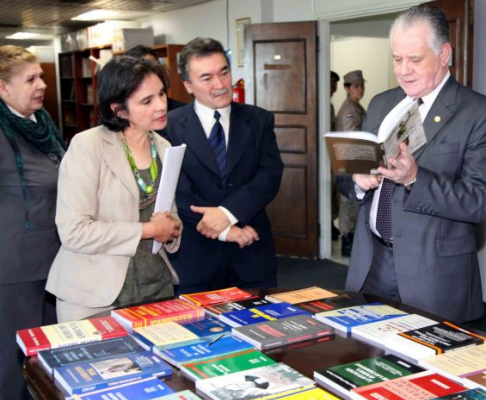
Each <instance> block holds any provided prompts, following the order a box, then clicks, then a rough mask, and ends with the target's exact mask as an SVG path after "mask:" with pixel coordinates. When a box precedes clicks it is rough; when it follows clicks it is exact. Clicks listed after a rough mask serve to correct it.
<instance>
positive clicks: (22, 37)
mask: <svg viewBox="0 0 486 400" xmlns="http://www.w3.org/2000/svg"><path fill="white" fill-rule="evenodd" d="M37 36H39V34H38V33H30V32H17V33H14V34H13V35H10V36H6V37H5V38H6V39H17V40H25V39H33V38H35V37H37Z"/></svg>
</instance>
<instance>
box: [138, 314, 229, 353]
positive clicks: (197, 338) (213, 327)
mask: <svg viewBox="0 0 486 400" xmlns="http://www.w3.org/2000/svg"><path fill="white" fill-rule="evenodd" d="M133 335H134V336H135V338H136V339H137V340H140V341H141V342H143V343H144V344H145V345H147V346H149V347H150V348H152V350H155V349H158V350H161V349H169V348H173V347H179V346H182V345H187V344H195V343H203V344H207V343H209V342H211V341H212V340H213V339H215V338H217V337H220V336H222V335H223V336H225V335H226V336H229V335H231V327H230V326H229V325H227V324H225V323H224V322H222V321H220V320H219V319H217V318H215V317H206V318H203V319H201V320H197V321H181V322H166V323H164V324H158V325H150V326H143V327H141V328H135V331H134V334H133Z"/></svg>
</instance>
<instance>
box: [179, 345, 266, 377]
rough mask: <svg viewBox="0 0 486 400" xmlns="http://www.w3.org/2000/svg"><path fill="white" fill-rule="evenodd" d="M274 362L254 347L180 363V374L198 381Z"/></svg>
mask: <svg viewBox="0 0 486 400" xmlns="http://www.w3.org/2000/svg"><path fill="white" fill-rule="evenodd" d="M272 364H275V361H274V360H272V359H271V358H270V357H268V356H266V355H265V354H263V353H261V352H260V351H258V350H255V349H249V350H243V351H240V352H238V353H231V354H226V355H223V356H219V357H215V358H209V359H207V360H201V361H195V362H192V363H186V364H182V365H181V372H182V375H184V376H186V377H187V378H189V379H191V380H192V381H198V380H200V379H208V378H214V377H216V376H223V375H229V374H233V373H235V372H240V371H248V370H250V369H253V368H258V367H264V366H266V365H272Z"/></svg>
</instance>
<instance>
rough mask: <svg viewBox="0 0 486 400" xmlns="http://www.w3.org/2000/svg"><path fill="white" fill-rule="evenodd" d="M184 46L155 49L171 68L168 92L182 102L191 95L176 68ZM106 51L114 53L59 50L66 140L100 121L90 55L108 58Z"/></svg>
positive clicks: (62, 119) (92, 49) (166, 46)
mask: <svg viewBox="0 0 486 400" xmlns="http://www.w3.org/2000/svg"><path fill="white" fill-rule="evenodd" d="M183 47H184V45H178V44H168V45H157V46H154V47H153V49H154V50H155V52H156V53H157V56H158V57H159V60H160V62H161V63H163V64H164V65H165V66H166V67H167V70H168V72H169V78H170V82H171V88H170V90H169V92H168V96H169V97H171V98H173V99H175V100H178V101H181V102H183V103H189V102H191V101H192V98H191V96H190V95H189V94H188V93H187V92H186V89H185V88H184V84H183V83H182V80H181V78H180V76H179V74H178V72H177V59H178V57H177V56H178V53H179V52H180V51H181V50H182V48H183ZM107 52H110V53H109V56H110V57H111V49H110V48H103V49H98V48H91V49H86V50H79V51H70V52H65V53H60V54H59V70H60V88H61V129H62V133H63V135H64V138H65V140H66V141H67V142H69V141H70V140H71V138H72V137H73V136H74V135H75V134H76V133H78V132H82V131H84V130H86V129H89V128H90V127H93V126H96V125H97V124H98V111H97V108H96V94H97V80H96V75H97V72H98V68H97V67H96V64H95V63H94V62H92V61H91V60H90V59H89V57H90V56H93V57H95V58H97V59H98V58H100V57H101V58H106V57H107ZM117 55H118V54H117Z"/></svg>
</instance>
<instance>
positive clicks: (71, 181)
mask: <svg viewBox="0 0 486 400" xmlns="http://www.w3.org/2000/svg"><path fill="white" fill-rule="evenodd" d="M154 143H155V146H156V148H157V152H158V155H159V157H160V158H161V161H162V162H163V155H164V149H165V148H166V147H168V146H170V144H169V142H167V141H166V140H165V139H163V138H161V137H160V136H159V135H157V134H155V135H154ZM138 201H139V189H138V186H137V183H136V181H135V179H134V177H133V172H132V170H131V168H130V165H129V163H128V162H127V157H126V154H125V152H124V150H123V146H122V144H121V142H120V140H119V139H118V138H117V135H116V133H115V132H111V131H109V130H108V129H107V128H105V127H103V126H98V127H96V128H92V129H89V130H87V131H84V132H81V133H79V134H77V135H76V136H74V138H73V140H72V141H71V144H70V146H69V149H68V151H67V153H66V155H65V156H64V158H63V160H62V163H61V167H60V171H59V184H58V198H57V212H56V225H57V229H58V232H59V236H60V239H61V243H62V246H61V249H60V250H59V252H58V254H57V256H56V258H55V260H54V263H53V264H52V267H51V270H50V273H49V277H48V280H47V286H46V290H47V291H49V292H51V293H53V294H54V295H55V296H56V297H58V298H61V299H63V300H65V301H69V302H71V303H75V304H79V305H83V306H85V307H106V306H109V305H110V304H112V303H113V302H114V301H115V299H116V298H117V296H118V294H119V293H120V290H121V288H122V286H123V283H124V281H125V276H126V273H127V269H128V264H129V262H130V258H131V257H133V256H134V255H135V252H136V250H137V246H138V244H139V242H140V239H141V236H142V224H141V223H140V222H138V221H139V211H138ZM172 211H173V213H176V212H177V210H176V209H175V206H174V207H173V210H172ZM179 244H180V237H179V238H178V239H177V240H175V241H174V242H172V243H170V245H164V246H162V248H161V250H160V252H159V253H160V255H161V256H162V257H163V258H164V259H165V261H166V262H167V264H168V265H169V268H170V269H171V270H172V271H173V269H172V266H171V265H170V262H169V260H168V259H167V255H166V251H167V252H169V253H173V252H176V251H177V250H178V248H179ZM174 273H175V272H174ZM175 278H176V279H177V276H175Z"/></svg>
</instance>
